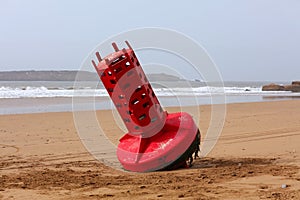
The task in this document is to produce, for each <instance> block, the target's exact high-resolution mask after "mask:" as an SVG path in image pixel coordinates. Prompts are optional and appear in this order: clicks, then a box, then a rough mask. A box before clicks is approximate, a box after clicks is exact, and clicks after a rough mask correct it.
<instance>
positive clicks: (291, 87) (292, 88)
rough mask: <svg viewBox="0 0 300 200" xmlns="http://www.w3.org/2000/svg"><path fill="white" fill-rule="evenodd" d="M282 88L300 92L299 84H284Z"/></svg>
mask: <svg viewBox="0 0 300 200" xmlns="http://www.w3.org/2000/svg"><path fill="white" fill-rule="evenodd" d="M284 88H285V90H286V91H292V92H300V85H295V84H293V85H286V86H284Z"/></svg>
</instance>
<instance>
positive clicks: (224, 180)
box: [0, 100, 300, 199]
mask: <svg viewBox="0 0 300 200" xmlns="http://www.w3.org/2000/svg"><path fill="white" fill-rule="evenodd" d="M168 110H170V111H176V110H178V108H169V109H168ZM200 111H201V119H200V122H199V124H200V130H201V133H202V134H203V135H205V133H206V131H207V129H208V127H209V122H210V106H201V107H200ZM97 118H98V120H100V121H101V125H102V126H105V127H104V129H105V131H106V133H107V135H108V136H109V138H111V139H112V140H113V141H114V142H116V141H117V138H118V137H119V136H120V135H122V131H121V130H120V129H119V128H118V127H116V126H115V124H114V121H113V120H112V119H113V118H112V114H111V111H109V110H106V111H98V112H97ZM299 144H300V101H299V100H292V101H276V102H260V103H240V104H229V105H228V106H227V117H226V121H225V126H224V129H223V131H222V135H221V137H220V139H219V141H218V143H217V145H216V146H215V148H214V149H213V151H212V152H211V153H210V154H209V155H208V156H207V157H206V158H201V159H197V160H196V161H195V162H194V165H193V166H192V167H191V168H189V169H181V170H175V171H164V172H151V173H145V174H134V173H126V172H122V171H117V170H114V169H111V168H109V167H107V166H105V165H103V164H101V162H99V161H97V160H95V159H94V158H93V157H92V156H91V155H90V154H89V153H88V152H87V150H86V149H85V148H84V146H83V145H82V143H81V141H80V139H79V137H78V135H77V133H76V129H75V125H74V121H73V115H72V113H71V112H59V113H39V114H20V115H0V150H1V151H0V199H101V198H107V199H300V173H299V172H300V171H299V169H300V145H299ZM282 187H283V188H282Z"/></svg>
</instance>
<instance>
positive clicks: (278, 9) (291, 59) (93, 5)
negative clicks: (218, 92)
mask: <svg viewBox="0 0 300 200" xmlns="http://www.w3.org/2000/svg"><path fill="white" fill-rule="evenodd" d="M0 5H1V6H0V31H1V32H0V70H1V71H3V70H5V71H8V70H31V69H35V70H60V69H79V68H80V64H81V63H82V61H83V59H84V58H85V57H86V56H87V54H88V53H89V52H90V51H91V50H92V49H93V48H94V47H95V46H96V45H97V44H99V43H100V42H101V41H103V40H105V39H106V38H108V37H109V36H111V35H115V34H117V33H119V32H122V31H126V30H130V29H132V28H138V27H149V26H150V27H164V28H169V29H174V30H177V31H179V32H182V33H184V34H186V35H188V36H190V37H192V38H194V39H195V40H196V41H197V42H198V43H200V44H202V45H203V46H204V47H205V48H206V50H207V51H208V53H209V54H210V56H211V57H212V58H213V60H214V61H215V63H216V64H217V65H218V67H219V69H220V72H221V74H222V76H223V78H224V80H288V81H289V80H296V79H300V50H299V48H300V1H298V0H281V1H279V0H247V1H243V0H236V1H229V0H218V1H174V0H173V1H171V0H170V1H169V0H165V1H158V0H157V1H155V0H154V1H138V0H127V1H108V0H107V1H99V0H89V1H71V0H65V1H62V0H40V1H39V0H35V1H34V0H0Z"/></svg>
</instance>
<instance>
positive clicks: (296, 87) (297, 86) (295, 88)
mask: <svg viewBox="0 0 300 200" xmlns="http://www.w3.org/2000/svg"><path fill="white" fill-rule="evenodd" d="M262 91H292V92H300V81H293V82H292V84H291V85H278V84H274V83H272V84H269V85H264V86H263V87H262Z"/></svg>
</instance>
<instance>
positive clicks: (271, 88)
mask: <svg viewBox="0 0 300 200" xmlns="http://www.w3.org/2000/svg"><path fill="white" fill-rule="evenodd" d="M262 91H285V88H284V86H282V85H277V84H274V83H271V84H269V85H264V86H263V87H262Z"/></svg>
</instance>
